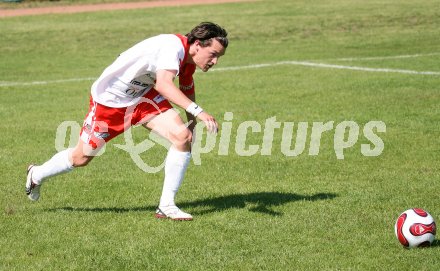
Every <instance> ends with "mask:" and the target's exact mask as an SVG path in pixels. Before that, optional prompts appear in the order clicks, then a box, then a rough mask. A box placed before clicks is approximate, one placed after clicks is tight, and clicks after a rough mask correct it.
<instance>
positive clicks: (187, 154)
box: [26, 22, 228, 220]
mask: <svg viewBox="0 0 440 271" xmlns="http://www.w3.org/2000/svg"><path fill="white" fill-rule="evenodd" d="M227 46H228V38H227V32H226V31H225V30H224V29H223V28H222V27H220V26H219V25H217V24H214V23H211V22H203V23H200V24H199V25H197V26H196V27H195V28H193V29H192V30H191V32H190V33H188V34H186V35H185V36H184V35H180V34H161V35H158V36H154V37H151V38H148V39H146V40H144V41H141V42H140V43H138V44H136V45H134V46H133V47H131V48H130V49H128V50H126V51H125V52H123V53H121V54H120V55H119V57H118V58H117V59H116V60H115V61H114V62H113V63H112V64H111V65H110V66H108V67H107V68H106V69H105V70H104V72H103V73H102V74H101V76H100V77H99V78H98V79H97V80H96V81H95V82H94V83H93V85H92V87H91V97H90V107H89V112H88V114H87V115H86V118H85V120H84V124H83V127H82V129H81V132H80V139H79V142H78V144H77V145H76V146H75V147H74V148H71V149H66V150H64V151H61V152H59V153H57V154H55V155H54V156H53V157H52V158H51V159H49V160H48V161H47V162H45V163H43V164H42V165H39V166H37V165H30V166H29V167H28V170H27V179H26V194H27V195H28V197H29V199H31V200H33V201H36V200H38V198H39V197H40V189H41V185H42V184H43V183H44V181H46V180H47V179H48V178H49V177H52V176H55V175H58V174H61V173H66V172H69V171H71V170H73V169H74V168H77V167H83V166H86V165H87V164H88V163H89V162H90V161H91V160H92V159H93V158H94V156H95V154H96V153H97V152H98V151H99V149H100V148H102V147H103V146H104V145H105V143H106V142H108V141H110V140H111V139H112V138H114V137H116V136H118V135H120V134H121V133H123V132H124V131H125V130H126V129H128V128H129V127H130V126H132V125H136V124H141V125H142V126H144V127H145V128H147V129H149V130H152V131H154V132H156V133H158V134H159V135H161V136H163V137H164V138H166V139H167V140H169V141H170V143H171V147H170V149H169V150H168V154H167V156H166V158H165V169H164V170H165V179H164V184H163V190H162V195H161V197H160V202H159V206H158V208H157V210H156V214H155V216H156V217H157V218H170V219H173V220H192V216H191V215H190V214H188V213H185V212H183V211H182V210H180V209H179V208H178V207H177V206H176V204H175V202H174V198H175V196H176V193H177V191H178V189H179V187H180V185H181V183H182V181H183V177H184V174H185V171H186V169H187V166H188V163H189V161H190V158H191V142H192V132H193V129H194V126H195V122H196V119H199V120H200V121H203V123H204V124H205V125H206V127H207V129H208V131H209V132H213V133H215V132H217V129H218V124H217V122H216V120H215V118H214V117H213V116H211V115H210V114H208V113H207V112H205V111H203V109H202V108H201V107H200V106H198V105H197V104H196V103H195V93H194V81H193V74H194V72H195V70H196V67H198V68H199V69H201V70H202V71H203V72H207V71H208V70H209V69H210V68H211V67H212V66H214V65H215V64H217V62H218V59H219V58H220V57H221V56H223V55H224V54H225V50H226V48H227ZM176 76H178V77H179V88H177V87H176V86H175V84H174V82H173V81H174V79H175V77H176ZM170 102H172V103H174V104H175V105H177V106H179V107H181V108H183V109H185V110H186V112H187V113H186V116H187V120H188V123H190V124H189V125H188V127H187V126H186V125H185V124H184V122H183V120H182V119H181V117H180V116H179V114H178V113H177V112H176V111H175V110H173V109H172V105H171V104H170Z"/></svg>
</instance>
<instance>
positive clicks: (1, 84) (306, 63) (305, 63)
mask: <svg viewBox="0 0 440 271" xmlns="http://www.w3.org/2000/svg"><path fill="white" fill-rule="evenodd" d="M437 54H440V53H432V54H425V55H405V56H403V55H402V56H394V57H393V56H390V57H388V58H407V57H416V56H427V55H437ZM382 58H383V57H382ZM349 59H351V60H359V59H373V58H372V57H371V58H357V59H356V58H346V59H345V60H349ZM374 59H381V58H380V57H378V58H374ZM338 60H344V59H343V58H341V59H338ZM282 65H295V66H307V67H315V68H328V69H343V70H353V71H366V72H383V73H403V74H417V75H440V72H436V71H414V70H402V69H388V68H368V67H358V66H345V65H334V64H326V63H316V62H310V61H280V62H275V63H263V64H254V65H246V66H235V67H224V68H215V69H212V70H211V71H212V72H221V71H236V70H246V69H259V68H267V67H275V66H282ZM93 80H96V78H94V77H83V78H70V79H59V80H48V81H33V82H1V81H0V87H12V86H20V87H22V86H36V85H49V84H56V83H66V82H79V81H93Z"/></svg>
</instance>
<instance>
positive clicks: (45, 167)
mask: <svg viewBox="0 0 440 271" xmlns="http://www.w3.org/2000/svg"><path fill="white" fill-rule="evenodd" d="M71 151H72V149H66V150H64V151H60V152H59V153H57V154H55V155H54V156H53V157H52V158H51V159H50V160H49V161H47V162H46V163H44V164H42V165H41V166H34V167H33V169H32V180H33V182H34V183H35V184H41V182H42V181H43V180H44V179H46V178H49V177H52V176H55V175H58V174H61V173H65V172H69V171H71V170H72V169H73V165H72V162H71V161H70V160H71V159H70V153H71Z"/></svg>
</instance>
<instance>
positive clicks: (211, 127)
mask: <svg viewBox="0 0 440 271" xmlns="http://www.w3.org/2000/svg"><path fill="white" fill-rule="evenodd" d="M197 118H198V119H199V120H201V121H203V123H205V125H206V128H207V129H208V131H209V132H210V133H217V131H218V124H217V121H216V120H215V118H214V117H213V116H211V115H209V114H208V113H206V112H205V111H203V112H201V113H200V114H198V115H197Z"/></svg>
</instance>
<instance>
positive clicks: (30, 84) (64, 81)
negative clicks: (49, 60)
mask: <svg viewBox="0 0 440 271" xmlns="http://www.w3.org/2000/svg"><path fill="white" fill-rule="evenodd" d="M91 80H96V78H94V77H84V78H70V79H59V80H48V81H33V82H0V87H14V86H36V85H48V84H56V83H66V82H79V81H91Z"/></svg>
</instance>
